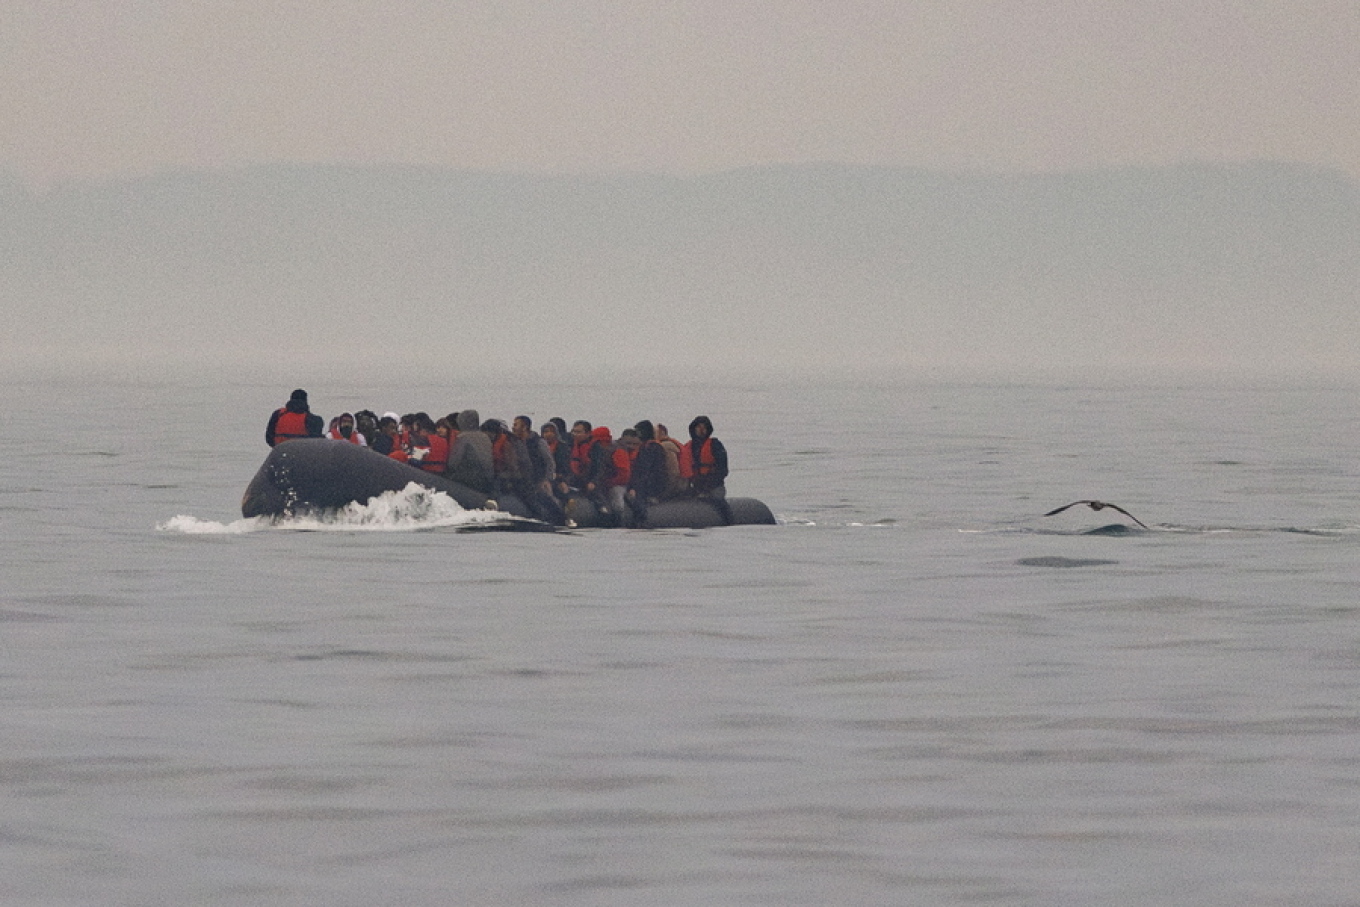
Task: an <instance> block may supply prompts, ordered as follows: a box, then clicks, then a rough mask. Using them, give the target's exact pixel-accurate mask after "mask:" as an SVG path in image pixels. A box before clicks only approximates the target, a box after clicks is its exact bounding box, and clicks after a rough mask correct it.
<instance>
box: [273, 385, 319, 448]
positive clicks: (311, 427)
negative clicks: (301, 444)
mask: <svg viewBox="0 0 1360 907" xmlns="http://www.w3.org/2000/svg"><path fill="white" fill-rule="evenodd" d="M325 424H326V423H325V422H323V421H322V419H321V417H320V416H318V415H315V414H313V413H312V411H311V408H310V407H308V405H307V392H306V391H305V390H303V389H302V388H298V389H297V390H295V391H293V393H292V396H290V397H289V398H288V402H287V403H285V404H284V405H283V406H281V407H279V408H278V409H276V410H275V411H274V414H273V415H271V416H270V417H269V424H268V425H267V426H265V429H264V442H265V443H266V444H268V445H269V446H270V447H274V446H276V445H278V444H282V443H283V442H284V441H294V440H297V439H298V438H319V437H321V432H322V429H323V428H325Z"/></svg>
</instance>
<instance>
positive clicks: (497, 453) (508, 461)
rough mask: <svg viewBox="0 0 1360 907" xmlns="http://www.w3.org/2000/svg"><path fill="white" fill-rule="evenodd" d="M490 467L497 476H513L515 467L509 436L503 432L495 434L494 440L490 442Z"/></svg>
mask: <svg viewBox="0 0 1360 907" xmlns="http://www.w3.org/2000/svg"><path fill="white" fill-rule="evenodd" d="M491 469H492V471H493V472H495V474H496V475H497V476H500V477H511V478H513V477H514V476H515V472H516V471H517V470H516V469H515V460H514V451H513V450H512V449H511V447H510V438H509V437H508V436H507V435H506V434H505V432H501V433H500V434H498V435H496V438H495V440H493V441H492V442H491Z"/></svg>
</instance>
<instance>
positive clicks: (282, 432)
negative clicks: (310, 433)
mask: <svg viewBox="0 0 1360 907" xmlns="http://www.w3.org/2000/svg"><path fill="white" fill-rule="evenodd" d="M305 437H307V414H306V413H295V412H292V411H291V410H289V409H288V407H286V406H285V407H283V408H282V409H280V410H279V418H278V421H276V422H275V423H274V443H275V444H282V443H283V442H284V441H295V440H297V439H298V438H305Z"/></svg>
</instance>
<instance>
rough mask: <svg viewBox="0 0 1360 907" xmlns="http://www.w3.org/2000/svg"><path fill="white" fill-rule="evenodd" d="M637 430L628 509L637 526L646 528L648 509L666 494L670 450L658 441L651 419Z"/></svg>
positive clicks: (634, 427) (643, 421)
mask: <svg viewBox="0 0 1360 907" xmlns="http://www.w3.org/2000/svg"><path fill="white" fill-rule="evenodd" d="M633 431H634V432H636V433H637V454H636V456H634V457H633V468H632V470H631V472H630V474H629V478H628V506H629V507H631V508H632V511H633V519H634V520H635V521H636V523H637V525H639V526H646V525H647V508H648V507H649V506H651V505H652V504H655V503H657V502H658V501H660V500H661V497H662V496H663V495H664V494H665V493H666V451H665V450H663V449H662V447H661V445H660V444H658V443H657V442H656V429H655V427H654V426H653V425H652V423H651V421H650V420H648V419H643V420H642V421H641V422H639V423H638V424H637V425H634V426H633ZM624 434H627V432H625V433H624ZM630 446H631V445H630Z"/></svg>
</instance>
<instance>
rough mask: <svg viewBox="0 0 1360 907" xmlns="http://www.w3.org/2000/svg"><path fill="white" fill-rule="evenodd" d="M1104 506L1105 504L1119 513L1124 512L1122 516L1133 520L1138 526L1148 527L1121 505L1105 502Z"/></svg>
mask: <svg viewBox="0 0 1360 907" xmlns="http://www.w3.org/2000/svg"><path fill="white" fill-rule="evenodd" d="M1105 506H1106V507H1109V508H1111V509H1113V510H1118V511H1119V512H1120V513H1122V514H1124V516H1126V517H1128V518H1129V519H1131V520H1133V521H1134V522H1135V523H1137V524H1138V525H1139V526H1142V527H1143V528H1144V529H1146V528H1148V527H1147V524H1146V523H1144V522H1143V521H1142V520H1140V519H1138V517H1136V516H1134V515H1133V514H1131V513H1129V512H1128V511H1127V510H1125V509H1124V508H1123V507H1120V506H1119V505H1118V504H1106V505H1105Z"/></svg>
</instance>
